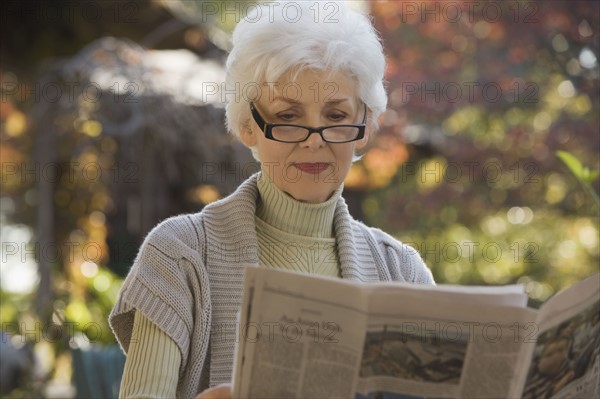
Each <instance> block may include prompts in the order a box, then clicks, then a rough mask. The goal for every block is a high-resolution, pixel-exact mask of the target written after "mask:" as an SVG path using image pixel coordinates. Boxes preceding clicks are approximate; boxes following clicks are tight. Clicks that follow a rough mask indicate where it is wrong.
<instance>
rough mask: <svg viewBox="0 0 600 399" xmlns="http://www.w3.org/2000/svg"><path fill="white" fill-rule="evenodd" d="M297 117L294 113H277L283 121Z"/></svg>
mask: <svg viewBox="0 0 600 399" xmlns="http://www.w3.org/2000/svg"><path fill="white" fill-rule="evenodd" d="M295 117H296V115H294V114H279V115H277V118H278V119H280V120H282V121H291V120H293V119H294V118H295Z"/></svg>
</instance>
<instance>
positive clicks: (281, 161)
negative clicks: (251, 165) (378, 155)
mask: <svg viewBox="0 0 600 399" xmlns="http://www.w3.org/2000/svg"><path fill="white" fill-rule="evenodd" d="M254 106H255V108H256V109H257V111H258V112H259V113H260V115H261V116H262V117H263V119H264V120H265V122H266V123H289V124H294V125H302V126H309V127H321V126H328V125H341V124H360V123H361V122H362V121H363V117H364V112H365V107H364V105H363V103H362V102H360V101H359V99H358V97H357V91H356V83H355V81H354V80H353V79H352V78H350V77H349V76H347V75H346V74H344V73H342V72H337V73H334V74H331V75H329V74H328V73H327V72H323V71H316V70H311V69H308V70H304V71H303V72H301V73H300V74H299V75H298V77H297V78H296V80H294V81H290V80H289V79H288V78H287V77H282V78H281V79H279V80H278V81H277V82H275V84H271V85H268V84H264V85H263V86H262V92H261V96H260V98H258V99H257V100H256V101H255V102H254ZM368 130H369V129H367V132H366V133H365V137H364V138H363V139H361V140H358V141H353V142H350V143H327V142H324V141H323V139H322V138H321V136H320V135H319V134H318V133H312V134H311V135H310V136H309V137H308V139H306V140H305V141H303V142H301V143H282V142H278V141H274V140H269V139H267V138H266V137H265V135H264V133H263V132H262V130H261V129H260V127H258V125H257V124H256V123H255V122H254V120H253V119H250V121H249V123H248V126H246V127H244V128H243V129H242V131H241V134H240V137H241V139H242V141H243V142H244V144H245V145H247V146H249V147H254V146H256V150H257V151H258V155H259V158H260V161H261V164H262V170H263V172H264V173H266V174H267V175H268V176H269V177H270V178H271V180H272V181H273V182H274V183H275V184H276V185H277V187H279V188H280V189H281V190H282V191H284V192H286V193H288V194H289V195H291V196H292V197H294V198H295V199H297V200H299V201H303V202H309V203H319V202H323V201H326V200H327V199H328V198H329V197H330V196H331V194H333V192H334V191H335V190H336V189H337V188H338V187H339V186H340V184H342V182H343V181H344V179H345V177H346V175H347V174H348V170H349V169H350V166H351V164H352V157H353V155H354V150H355V149H360V148H362V147H364V146H365V144H366V143H367V140H368V133H369V132H368Z"/></svg>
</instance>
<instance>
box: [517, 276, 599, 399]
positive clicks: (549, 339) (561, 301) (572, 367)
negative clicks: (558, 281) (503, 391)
mask: <svg viewBox="0 0 600 399" xmlns="http://www.w3.org/2000/svg"><path fill="white" fill-rule="evenodd" d="M535 326H536V331H535V334H532V336H531V337H530V338H531V339H528V340H527V341H526V344H527V345H526V346H525V347H524V350H523V354H522V358H521V359H520V361H519V368H520V370H519V375H520V377H521V378H520V381H519V383H518V384H517V385H516V386H515V390H514V391H513V392H512V394H513V395H514V396H518V397H523V398H525V399H533V398H550V397H552V398H598V397H600V274H595V275H593V276H591V277H588V278H587V279H585V280H583V281H580V282H578V283H576V284H575V285H574V286H572V287H570V288H569V289H568V290H566V291H563V292H561V293H559V294H557V295H556V296H554V297H552V298H551V299H550V300H548V302H546V303H545V304H544V305H543V306H542V307H541V308H540V311H539V314H538V317H537V320H536V324H535Z"/></svg>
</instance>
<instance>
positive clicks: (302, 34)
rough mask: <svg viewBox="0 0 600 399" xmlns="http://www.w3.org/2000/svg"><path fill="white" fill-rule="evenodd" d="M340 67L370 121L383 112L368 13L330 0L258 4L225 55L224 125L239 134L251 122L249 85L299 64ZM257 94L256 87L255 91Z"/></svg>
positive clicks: (380, 65) (380, 70)
mask: <svg viewBox="0 0 600 399" xmlns="http://www.w3.org/2000/svg"><path fill="white" fill-rule="evenodd" d="M307 68H310V69H316V70H322V71H329V72H332V73H333V72H337V71H342V72H344V73H347V74H348V75H349V76H351V77H352V78H354V79H355V81H356V83H357V90H358V97H359V98H360V100H362V101H363V102H364V103H365V104H366V105H367V107H369V109H370V110H371V116H372V117H371V122H370V123H371V126H372V127H373V128H377V117H378V116H379V115H380V114H381V113H382V112H383V111H385V108H386V105H387V95H386V92H385V88H384V82H383V77H384V70H385V57H384V55H383V47H382V45H381V42H380V40H379V37H378V35H377V33H376V31H375V29H374V28H373V25H372V24H371V21H370V20H369V18H368V17H367V16H366V15H363V14H361V13H359V12H356V11H353V10H351V9H349V8H348V7H347V6H346V5H345V4H344V3H340V2H334V1H323V2H321V1H296V2H287V1H286V2H281V1H280V2H270V3H269V4H268V5H260V6H259V5H256V6H255V7H253V8H252V10H251V11H249V12H248V14H247V15H246V16H245V18H243V19H242V20H241V21H240V22H239V23H238V24H237V26H236V28H235V30H234V32H233V48H232V50H231V52H230V54H229V57H228V58H227V63H226V77H225V84H226V87H227V90H228V93H231V92H234V91H237V92H238V94H239V92H240V90H241V95H236V96H233V98H232V97H231V96H228V98H227V100H228V101H227V104H226V108H225V116H226V123H227V130H228V131H229V132H230V133H232V134H233V135H235V136H237V137H239V134H240V129H241V128H242V126H244V125H245V124H247V123H249V120H250V117H251V115H250V110H249V102H250V101H252V100H253V99H252V98H246V97H251V95H248V93H252V92H253V89H256V88H258V87H259V86H262V85H263V84H264V83H266V82H276V81H277V80H278V79H279V78H280V77H281V76H282V75H283V74H284V73H293V74H296V76H297V74H298V73H299V72H300V71H302V70H303V69H307ZM254 93H256V90H254Z"/></svg>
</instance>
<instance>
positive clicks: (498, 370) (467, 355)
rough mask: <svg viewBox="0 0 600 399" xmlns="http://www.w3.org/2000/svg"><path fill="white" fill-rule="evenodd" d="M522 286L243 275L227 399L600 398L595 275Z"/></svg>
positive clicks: (266, 272)
mask: <svg viewBox="0 0 600 399" xmlns="http://www.w3.org/2000/svg"><path fill="white" fill-rule="evenodd" d="M526 302H527V296H526V294H525V293H524V292H523V288H522V286H518V285H510V286H503V287H467V286H444V285H441V286H422V285H413V284H405V283H397V282H390V283H374V284H357V283H352V282H348V281H345V280H340V279H333V278H325V277H315V276H309V275H305V274H298V273H292V272H285V271H279V270H273V269H268V268H249V269H247V272H246V280H245V288H244V299H243V306H242V310H241V315H240V324H239V326H240V328H239V329H238V337H237V348H236V358H235V364H234V376H233V386H234V390H233V395H234V397H236V398H360V399H362V398H373V399H374V398H508V397H510V398H519V397H524V398H548V397H559V398H567V397H586V398H587V397H590V398H591V397H600V353H599V351H600V317H599V314H600V274H596V275H594V276H592V277H589V278H587V279H585V280H583V281H581V282H579V283H577V284H576V285H574V286H573V287H571V288H570V289H568V290H567V291H564V292H562V293H560V294H558V295H556V296H555V297H553V298H552V299H550V300H549V301H548V302H547V303H545V304H544V306H543V307H542V308H541V309H539V310H534V309H530V308H527V307H526Z"/></svg>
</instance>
